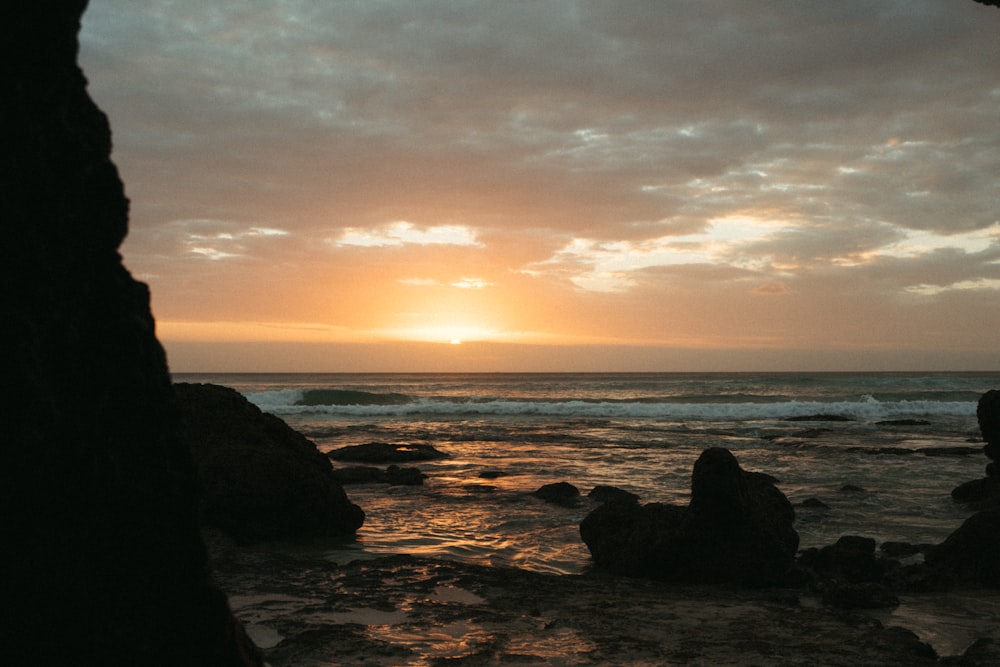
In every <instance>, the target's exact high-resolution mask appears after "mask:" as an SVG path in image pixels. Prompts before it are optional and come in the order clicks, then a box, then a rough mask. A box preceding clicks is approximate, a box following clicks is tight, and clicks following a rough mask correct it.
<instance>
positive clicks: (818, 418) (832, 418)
mask: <svg viewBox="0 0 1000 667" xmlns="http://www.w3.org/2000/svg"><path fill="white" fill-rule="evenodd" d="M785 421H786V422H852V421H854V419H852V418H851V417H846V416H844V415H830V414H818V415H796V416H794V417H785Z"/></svg>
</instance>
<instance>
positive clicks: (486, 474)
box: [478, 470, 507, 479]
mask: <svg viewBox="0 0 1000 667" xmlns="http://www.w3.org/2000/svg"><path fill="white" fill-rule="evenodd" d="M506 476H507V473H505V472H504V471H503V470H483V471H481V472H480V473H479V475H478V477H479V478H480V479H497V478H499V477H506Z"/></svg>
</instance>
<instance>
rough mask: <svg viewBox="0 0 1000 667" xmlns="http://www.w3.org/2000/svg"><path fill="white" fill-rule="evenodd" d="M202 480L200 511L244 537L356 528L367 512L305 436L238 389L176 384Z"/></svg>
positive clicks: (345, 531)
mask: <svg viewBox="0 0 1000 667" xmlns="http://www.w3.org/2000/svg"><path fill="white" fill-rule="evenodd" d="M174 389H175V391H176V393H177V399H178V404H179V405H180V408H181V414H182V416H183V418H184V423H185V426H186V431H185V432H186V435H187V439H188V442H189V444H190V447H191V452H192V454H193V456H194V461H195V464H196V465H197V468H198V473H199V475H200V477H201V483H202V488H203V492H202V499H201V517H202V520H203V521H204V522H205V523H206V524H208V525H211V526H215V527H217V528H220V529H222V530H224V531H225V532H226V533H228V534H229V535H231V536H233V537H234V538H236V539H237V540H239V541H241V542H256V541H261V540H274V539H294V538H302V537H320V536H342V535H351V534H353V533H354V531H356V530H357V529H358V528H359V527H360V526H361V524H362V523H363V522H364V516H365V515H364V512H363V511H362V510H361V508H360V507H358V506H357V505H355V504H353V503H351V502H350V501H349V500H348V498H347V495H346V494H345V493H344V489H343V487H341V485H340V483H339V482H338V481H337V479H336V477H335V476H334V474H333V469H332V468H331V466H330V461H329V460H328V459H327V458H326V457H325V456H323V454H322V453H320V452H319V450H317V449H316V446H315V445H314V444H313V443H312V442H311V441H309V440H308V439H307V438H306V437H305V436H303V435H301V434H299V433H298V432H296V431H295V430H293V429H292V428H291V427H290V426H288V425H287V424H286V423H285V422H283V421H282V420H281V419H279V418H278V417H275V416H274V415H270V414H266V413H264V412H261V411H260V409H259V408H258V407H257V406H255V405H254V404H253V403H250V402H249V401H248V400H246V399H245V398H244V397H243V396H242V395H240V394H239V393H238V392H237V391H235V390H233V389H230V388H228V387H220V386H218V385H211V384H185V383H180V384H176V385H175V386H174Z"/></svg>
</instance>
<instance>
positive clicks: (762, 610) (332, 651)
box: [216, 550, 1000, 667]
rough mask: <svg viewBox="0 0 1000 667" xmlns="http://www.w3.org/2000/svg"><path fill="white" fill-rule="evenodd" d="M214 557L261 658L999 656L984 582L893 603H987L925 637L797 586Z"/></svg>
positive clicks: (396, 560) (271, 554)
mask: <svg viewBox="0 0 1000 667" xmlns="http://www.w3.org/2000/svg"><path fill="white" fill-rule="evenodd" d="M217 554H219V558H218V559H217V561H216V572H217V577H218V580H219V582H220V584H221V585H222V586H223V587H224V588H226V590H228V591H229V592H230V602H231V604H232V605H233V608H234V610H235V613H236V615H237V616H238V617H239V618H240V619H241V620H242V621H243V622H244V624H245V626H246V628H247V631H248V633H249V634H250V636H251V637H252V638H253V639H254V640H255V641H257V642H258V644H259V645H260V646H261V647H262V649H264V653H265V655H266V658H267V661H268V663H269V664H271V665H273V667H285V666H288V667H291V666H292V665H294V666H296V667H319V666H320V665H324V666H326V665H372V666H375V665H378V666H387V665H403V664H412V665H507V664H514V665H809V666H810V667H811V666H814V665H830V666H834V665H850V666H852V667H857V666H859V665H907V666H919V665H967V666H972V665H997V664H1000V645H998V644H997V643H996V641H997V640H1000V637H998V636H997V631H996V629H995V628H996V627H997V624H998V622H1000V597H998V596H995V595H993V596H989V597H983V595H982V591H976V592H974V593H958V592H953V593H952V594H950V595H949V596H942V595H935V596H924V597H923V598H914V599H913V600H912V601H910V600H908V601H906V603H905V606H904V608H903V609H904V611H906V610H909V609H914V610H917V613H919V614H923V615H924V616H926V615H927V614H928V613H929V612H928V611H927V610H928V609H929V608H934V607H938V608H941V609H949V608H953V607H954V605H955V604H956V601H962V600H966V598H967V597H968V595H972V596H973V597H974V599H975V600H977V604H988V605H989V606H987V607H986V610H988V611H991V612H992V616H988V615H987V616H984V617H983V619H982V620H981V621H980V623H981V627H979V628H968V627H963V628H962V629H961V630H957V629H955V628H948V629H947V630H945V631H944V633H943V634H934V635H933V636H929V637H927V639H930V640H932V641H933V642H934V645H933V646H932V645H931V644H929V643H927V642H926V641H922V640H921V638H919V637H918V636H917V635H916V634H915V633H914V632H913V631H911V630H909V629H905V627H900V621H899V620H897V619H894V618H893V617H892V616H891V615H889V614H877V613H871V612H860V611H849V610H841V609H837V608H833V607H829V606H825V605H823V604H822V602H821V601H820V600H819V599H818V598H816V597H814V596H811V595H809V594H807V593H804V592H803V591H802V590H801V589H789V588H780V587H779V588H763V589H751V588H745V587H739V586H731V585H696V584H675V583H668V582H663V581H653V580H646V579H638V578H629V577H620V576H611V575H603V574H600V573H596V572H595V573H590V574H586V575H580V576H568V575H561V576H557V575H546V574H538V573H532V572H527V571H524V570H516V569H507V568H496V567H483V566H477V565H470V564H462V563H457V562H453V561H442V560H427V559H421V558H413V557H409V556H394V557H385V558H379V559H374V560H362V561H355V562H352V563H349V564H345V565H337V564H335V563H331V562H328V561H325V560H323V559H322V558H321V557H320V556H319V554H318V553H316V552H313V553H312V554H310V553H309V552H308V551H302V550H299V551H297V552H284V553H281V552H278V551H274V550H256V551H254V550H241V551H239V552H233V551H229V552H225V551H224V550H223V551H222V552H219V551H217ZM261 572H267V573H269V574H268V576H267V577H262V576H260V573H261ZM963 595H965V597H963ZM966 602H967V600H966ZM904 619H905V616H904ZM945 622H947V619H945ZM903 624H904V625H905V620H904V621H903ZM991 630H992V632H991ZM980 637H983V639H981V640H979V641H978V642H976V640H977V639H978V638H980ZM935 649H937V650H935ZM938 652H941V653H942V654H948V655H950V657H946V658H943V659H942V658H940V657H939V655H938ZM955 654H958V655H955Z"/></svg>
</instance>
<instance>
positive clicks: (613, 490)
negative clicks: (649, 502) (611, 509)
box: [587, 485, 639, 503]
mask: <svg viewBox="0 0 1000 667" xmlns="http://www.w3.org/2000/svg"><path fill="white" fill-rule="evenodd" d="M587 497H588V498H590V499H591V500H595V501H597V502H599V503H607V502H612V501H625V502H630V503H637V502H639V496H637V495H636V494H634V493H632V492H631V491H626V490H625V489H619V488H618V487H617V486H607V485H598V486H595V487H594V488H593V489H591V490H590V493H588V494H587Z"/></svg>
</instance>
